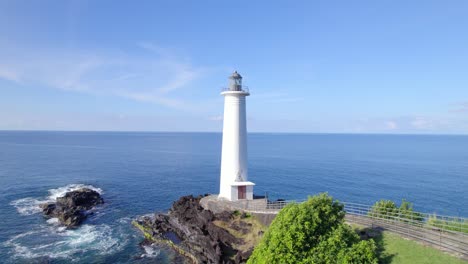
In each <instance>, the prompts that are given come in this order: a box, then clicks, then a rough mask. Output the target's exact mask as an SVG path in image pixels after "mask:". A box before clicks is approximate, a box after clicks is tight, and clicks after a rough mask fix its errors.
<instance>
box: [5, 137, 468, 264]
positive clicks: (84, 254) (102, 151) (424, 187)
mask: <svg viewBox="0 0 468 264" xmlns="http://www.w3.org/2000/svg"><path fill="white" fill-rule="evenodd" d="M221 138H222V135H221V134H220V133H140V132H139V133H130V132H128V133H124V132H8V131H3V132H0V259H1V261H0V262H7V263H34V262H39V263H44V262H51V263H69V262H76V263H154V262H156V263H170V262H177V261H179V260H176V259H174V258H175V257H174V256H173V255H171V253H170V252H166V251H165V250H164V249H159V248H155V247H152V248H150V247H146V248H142V247H140V246H139V245H138V243H139V242H140V241H141V240H142V236H141V234H140V233H139V232H138V231H137V230H135V229H134V228H132V227H131V224H130V222H131V220H132V219H133V218H135V217H137V216H139V215H144V214H149V213H152V212H154V211H166V210H167V209H168V208H169V207H170V205H171V203H172V201H174V200H176V199H177V198H178V197H180V196H182V195H187V194H205V193H217V191H218V184H219V179H218V177H219V165H220V153H221ZM248 143H249V150H248V152H249V180H251V181H253V182H255V183H256V184H257V186H256V187H255V193H257V194H261V195H263V194H265V193H267V194H268V195H269V197H271V198H285V199H305V198H306V197H307V195H313V194H316V193H319V192H328V193H329V194H331V195H332V196H334V197H335V198H337V199H339V200H341V201H347V202H357V203H364V204H372V203H374V202H375V201H376V200H379V199H382V198H384V199H392V200H395V201H398V202H399V201H401V199H407V200H408V201H410V202H413V203H414V206H415V209H416V210H420V211H424V212H429V213H432V212H435V213H438V214H446V215H458V216H464V217H467V216H468V136H438V135H437V136H436V135H434V136H432V135H345V134H257V133H253V134H249V136H248ZM83 185H87V186H89V187H92V188H96V189H97V190H98V191H101V192H102V194H103V197H104V199H105V201H106V204H105V205H104V206H103V207H101V208H99V210H98V213H96V214H95V215H93V216H92V217H91V218H89V219H88V220H87V222H86V223H85V224H84V225H83V226H82V227H80V228H78V229H76V230H65V229H63V228H62V227H60V226H59V225H57V223H55V222H54V220H53V219H52V220H48V221H47V219H44V218H43V217H42V215H41V214H40V212H39V210H38V207H37V205H38V204H39V203H41V202H44V201H47V200H50V199H53V198H54V197H56V196H58V195H60V194H63V193H65V192H66V191H67V190H72V189H74V188H79V187H82V186H83Z"/></svg>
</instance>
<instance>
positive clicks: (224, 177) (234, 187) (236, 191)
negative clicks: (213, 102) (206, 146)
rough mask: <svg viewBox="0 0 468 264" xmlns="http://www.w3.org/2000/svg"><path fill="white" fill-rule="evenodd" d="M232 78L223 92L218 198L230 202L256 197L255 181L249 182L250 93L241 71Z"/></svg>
mask: <svg viewBox="0 0 468 264" xmlns="http://www.w3.org/2000/svg"><path fill="white" fill-rule="evenodd" d="M229 79H230V81H229V87H228V88H226V89H223V91H222V92H221V95H223V96H224V121H223V144H222V152H221V173H220V174H221V175H220V188H219V189H220V190H219V196H218V197H219V198H223V199H228V200H230V201H237V200H252V199H253V186H254V185H255V184H254V183H253V182H250V181H248V170H247V122H246V121H247V120H246V109H245V106H246V105H245V98H246V96H249V95H250V93H249V91H248V89H247V88H246V87H244V86H242V76H241V75H240V74H239V73H237V71H235V72H234V73H233V74H232V75H231V76H230V77H229Z"/></svg>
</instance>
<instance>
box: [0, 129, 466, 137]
mask: <svg viewBox="0 0 468 264" xmlns="http://www.w3.org/2000/svg"><path fill="white" fill-rule="evenodd" d="M1 132H82V133H200V134H201V133H206V134H208V133H216V134H222V133H223V131H170V130H48V129H0V133H1ZM247 133H248V134H302V135H311V134H315V135H390V136H468V133H467V134H461V133H430V132H429V133H398V132H396V133H384V132H268V131H250V132H249V131H247Z"/></svg>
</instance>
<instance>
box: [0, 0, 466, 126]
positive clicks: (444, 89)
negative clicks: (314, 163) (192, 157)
mask: <svg viewBox="0 0 468 264" xmlns="http://www.w3.org/2000/svg"><path fill="white" fill-rule="evenodd" d="M467 12H468V2H467V1H455V0H454V1H452V0H451V1H166V2H157V1H137V2H135V1H125V2H124V1H20V0H18V1H0V36H1V37H0V129H7V130H10V129H11V130H16V129H33V130H37V129H39V130H124V131H127V130H130V131H221V128H222V113H223V98H222V97H221V96H220V95H219V92H220V89H221V87H223V86H225V85H226V84H227V81H228V80H227V77H228V76H229V75H230V73H231V72H232V71H234V70H238V71H239V72H240V73H241V74H242V75H243V76H244V83H245V84H246V85H248V86H249V88H250V90H251V96H250V97H249V98H248V102H247V104H248V106H247V107H248V128H249V131H252V132H318V133H324V132H333V133H431V134H434V133H436V134H468V16H467V15H466V14H467Z"/></svg>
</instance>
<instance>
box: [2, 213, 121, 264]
mask: <svg viewBox="0 0 468 264" xmlns="http://www.w3.org/2000/svg"><path fill="white" fill-rule="evenodd" d="M52 219H53V218H52ZM52 219H51V220H52ZM50 224H52V225H40V226H38V227H37V228H35V229H34V230H32V231H28V232H25V233H22V234H19V235H16V236H14V237H12V238H10V239H9V240H8V241H6V242H5V243H4V246H6V247H9V248H10V249H11V255H12V259H18V258H26V259H40V258H50V259H67V260H69V261H77V260H79V259H82V257H83V254H84V255H89V254H93V255H96V254H97V255H109V254H114V253H115V252H118V251H120V250H122V249H123V247H124V246H125V245H126V244H127V242H128V239H127V238H126V235H125V234H123V233H122V232H121V231H122V230H119V229H117V230H115V231H114V230H112V228H111V227H110V226H108V225H105V224H101V225H83V226H81V227H80V228H78V229H63V228H61V227H60V226H59V225H55V221H51V222H50ZM80 255H81V256H80Z"/></svg>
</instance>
